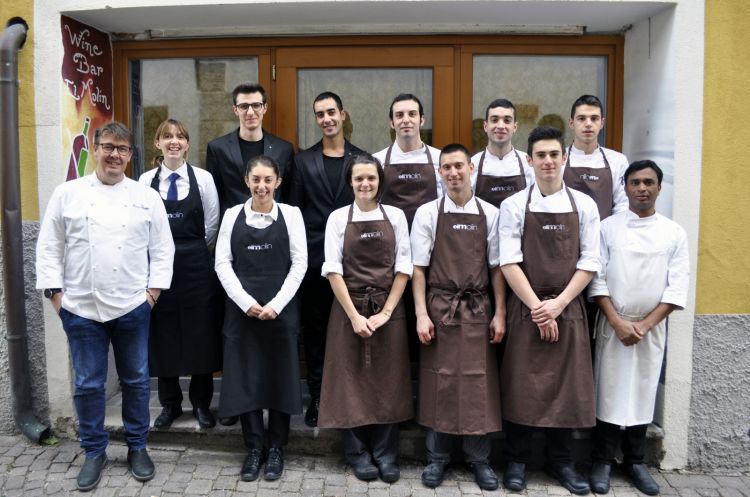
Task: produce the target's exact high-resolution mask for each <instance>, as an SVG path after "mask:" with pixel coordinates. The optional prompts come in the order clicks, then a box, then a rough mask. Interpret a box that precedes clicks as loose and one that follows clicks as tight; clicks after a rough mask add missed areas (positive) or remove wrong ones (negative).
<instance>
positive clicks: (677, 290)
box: [661, 226, 690, 309]
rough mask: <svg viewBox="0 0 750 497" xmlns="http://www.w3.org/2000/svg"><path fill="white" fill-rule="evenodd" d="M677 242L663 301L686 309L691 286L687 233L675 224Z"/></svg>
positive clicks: (670, 259)
mask: <svg viewBox="0 0 750 497" xmlns="http://www.w3.org/2000/svg"><path fill="white" fill-rule="evenodd" d="M675 228H676V232H675V243H674V247H673V250H672V252H671V254H670V257H669V262H668V270H667V288H666V289H665V290H664V295H662V298H661V301H662V302H663V303H665V304H672V305H674V306H676V307H677V308H679V309H684V308H685V305H686V304H687V296H688V289H689V288H690V259H689V257H688V243H687V234H686V233H685V230H684V229H683V228H682V227H681V226H675Z"/></svg>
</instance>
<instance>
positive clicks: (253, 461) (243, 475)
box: [240, 449, 263, 481]
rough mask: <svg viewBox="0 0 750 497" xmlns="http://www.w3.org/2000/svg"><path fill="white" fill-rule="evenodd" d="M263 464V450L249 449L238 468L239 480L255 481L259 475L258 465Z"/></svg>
mask: <svg viewBox="0 0 750 497" xmlns="http://www.w3.org/2000/svg"><path fill="white" fill-rule="evenodd" d="M262 465H263V451H262V450H260V449H251V450H250V452H248V453H247V456H246V457H245V462H243V463H242V469H241V470H240V480H242V481H255V480H257V479H258V475H260V467H261V466H262Z"/></svg>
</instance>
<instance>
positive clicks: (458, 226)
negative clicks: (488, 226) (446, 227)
mask: <svg viewBox="0 0 750 497" xmlns="http://www.w3.org/2000/svg"><path fill="white" fill-rule="evenodd" d="M453 229H454V230H462V231H476V230H478V229H479V226H478V225H476V224H454V225H453Z"/></svg>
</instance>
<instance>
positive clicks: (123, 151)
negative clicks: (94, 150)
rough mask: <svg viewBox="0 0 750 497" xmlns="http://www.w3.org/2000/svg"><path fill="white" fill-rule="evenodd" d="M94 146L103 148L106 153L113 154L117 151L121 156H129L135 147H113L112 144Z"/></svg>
mask: <svg viewBox="0 0 750 497" xmlns="http://www.w3.org/2000/svg"><path fill="white" fill-rule="evenodd" d="M94 145H97V146H98V147H101V149H102V150H104V152H105V153H108V154H111V153H112V152H114V151H115V150H117V153H118V154H120V155H128V154H129V153H130V151H131V150H133V147H128V146H127V145H118V146H115V145H112V144H111V143H95V144H94Z"/></svg>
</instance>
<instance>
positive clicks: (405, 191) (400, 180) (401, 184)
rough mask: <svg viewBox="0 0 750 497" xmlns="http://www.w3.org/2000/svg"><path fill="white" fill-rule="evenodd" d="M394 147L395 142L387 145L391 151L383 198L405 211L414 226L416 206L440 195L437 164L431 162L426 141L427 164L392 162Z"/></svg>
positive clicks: (387, 162)
mask: <svg viewBox="0 0 750 497" xmlns="http://www.w3.org/2000/svg"><path fill="white" fill-rule="evenodd" d="M392 150H393V144H391V146H390V147H388V151H387V152H386V153H385V164H383V171H384V173H385V181H384V182H383V193H382V195H381V197H380V201H381V202H382V203H384V204H386V205H393V206H394V207H398V208H399V209H401V210H402V211H404V214H406V221H407V222H408V223H409V229H410V230H411V223H412V221H414V214H415V213H416V212H417V208H418V207H419V206H420V205H422V204H426V203H427V202H430V201H432V200H435V199H436V198H437V179H436V178H435V166H434V165H433V163H432V155H431V154H430V149H429V148H427V145H425V146H424V151H425V154H426V155H427V163H426V164H415V163H411V162H409V163H403V164H391V151H392Z"/></svg>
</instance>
